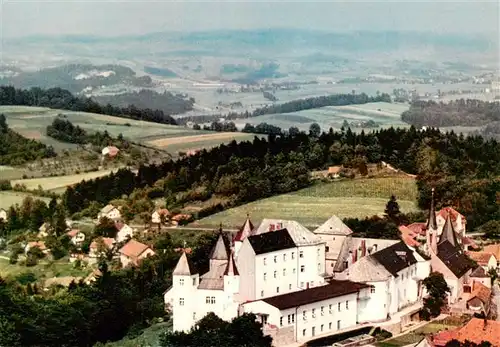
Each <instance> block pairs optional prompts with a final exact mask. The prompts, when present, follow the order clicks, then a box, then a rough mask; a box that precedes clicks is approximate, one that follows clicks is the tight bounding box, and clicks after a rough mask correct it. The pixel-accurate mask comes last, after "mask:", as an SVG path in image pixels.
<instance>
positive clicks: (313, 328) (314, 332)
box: [311, 327, 316, 336]
mask: <svg viewBox="0 0 500 347" xmlns="http://www.w3.org/2000/svg"><path fill="white" fill-rule="evenodd" d="M311 334H312V336H314V335H316V327H312V331H311Z"/></svg>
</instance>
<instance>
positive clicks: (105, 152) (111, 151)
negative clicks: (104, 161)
mask: <svg viewBox="0 0 500 347" xmlns="http://www.w3.org/2000/svg"><path fill="white" fill-rule="evenodd" d="M119 152H120V150H119V149H118V148H117V147H115V146H107V147H104V148H103V149H102V150H101V154H102V156H103V157H106V156H107V157H108V158H114V157H116V156H117V155H118V153H119Z"/></svg>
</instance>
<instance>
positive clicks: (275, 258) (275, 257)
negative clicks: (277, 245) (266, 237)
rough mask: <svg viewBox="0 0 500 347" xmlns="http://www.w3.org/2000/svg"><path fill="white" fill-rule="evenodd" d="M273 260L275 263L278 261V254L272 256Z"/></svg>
mask: <svg viewBox="0 0 500 347" xmlns="http://www.w3.org/2000/svg"><path fill="white" fill-rule="evenodd" d="M274 262H275V263H277V262H278V256H277V255H275V256H274Z"/></svg>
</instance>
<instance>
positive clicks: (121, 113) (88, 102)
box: [0, 86, 177, 125]
mask: <svg viewBox="0 0 500 347" xmlns="http://www.w3.org/2000/svg"><path fill="white" fill-rule="evenodd" d="M0 105H8V106H9V105H17V106H38V107H50V108H54V109H62V110H68V111H79V112H90V113H97V114H105V115H109V116H115V117H121V118H130V119H136V120H144V121H149V122H155V123H164V124H174V125H175V124H177V123H176V121H175V119H174V118H172V117H171V116H170V115H168V114H165V113H164V112H163V111H161V110H152V109H150V108H138V107H136V106H134V105H128V106H126V107H116V106H112V105H110V104H106V105H101V104H99V103H97V102H95V101H93V100H92V99H90V98H86V97H77V96H74V95H73V94H71V93H70V92H69V91H67V90H64V89H61V88H50V89H41V88H31V89H29V90H28V89H16V88H14V87H12V86H0Z"/></svg>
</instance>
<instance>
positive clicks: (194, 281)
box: [193, 278, 196, 286]
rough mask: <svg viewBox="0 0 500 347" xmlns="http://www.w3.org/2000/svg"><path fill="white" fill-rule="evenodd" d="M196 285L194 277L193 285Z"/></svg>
mask: <svg viewBox="0 0 500 347" xmlns="http://www.w3.org/2000/svg"><path fill="white" fill-rule="evenodd" d="M195 285H196V278H193V286H195Z"/></svg>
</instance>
